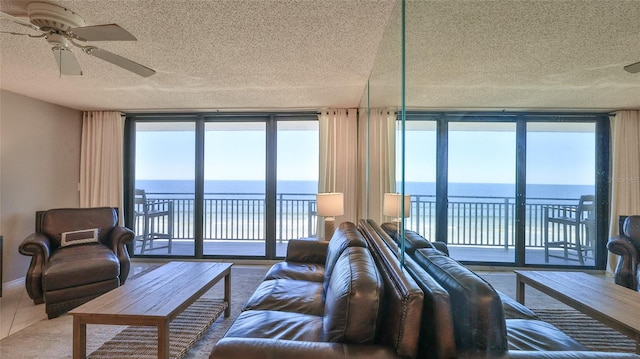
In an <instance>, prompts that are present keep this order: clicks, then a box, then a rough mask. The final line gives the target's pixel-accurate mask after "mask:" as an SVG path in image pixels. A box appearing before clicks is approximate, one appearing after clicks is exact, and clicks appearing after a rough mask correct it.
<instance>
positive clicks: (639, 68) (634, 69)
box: [624, 62, 640, 74]
mask: <svg viewBox="0 0 640 359" xmlns="http://www.w3.org/2000/svg"><path fill="white" fill-rule="evenodd" d="M624 69H625V71H627V72H631V73H632V74H637V73H638V72H640V62H636V63H635V64H631V65H627V66H625V67H624Z"/></svg>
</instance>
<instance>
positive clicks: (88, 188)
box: [80, 111, 124, 220]
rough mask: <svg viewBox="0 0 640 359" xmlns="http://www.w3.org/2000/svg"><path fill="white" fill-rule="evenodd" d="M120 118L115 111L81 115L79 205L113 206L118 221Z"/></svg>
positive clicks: (120, 159)
mask: <svg viewBox="0 0 640 359" xmlns="http://www.w3.org/2000/svg"><path fill="white" fill-rule="evenodd" d="M123 142H124V118H123V117H122V115H121V113H120V112H117V111H89V112H84V113H83V115H82V153H81V155H80V206H81V207H101V206H107V207H116V208H118V209H119V211H120V214H121V215H120V218H121V220H122V217H123V216H122V213H123V212H122V203H123V197H122V193H123V187H122V186H123Z"/></svg>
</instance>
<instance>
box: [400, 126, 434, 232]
mask: <svg viewBox="0 0 640 359" xmlns="http://www.w3.org/2000/svg"><path fill="white" fill-rule="evenodd" d="M405 130H406V132H405V133H406V135H405V149H406V150H405V193H406V194H408V195H411V211H410V217H409V218H407V219H406V220H405V225H406V228H407V229H410V230H412V231H415V232H417V233H420V234H421V235H422V236H424V237H425V238H432V239H434V238H435V237H436V148H437V145H436V144H437V142H436V134H437V133H436V122H435V121H406V123H405ZM397 152H398V153H399V152H400V151H397ZM398 172H399V171H398Z"/></svg>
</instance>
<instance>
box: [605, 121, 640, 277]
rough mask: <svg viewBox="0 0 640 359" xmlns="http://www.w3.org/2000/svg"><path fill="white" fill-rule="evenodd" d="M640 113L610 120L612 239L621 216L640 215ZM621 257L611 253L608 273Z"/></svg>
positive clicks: (612, 270) (616, 231)
mask: <svg viewBox="0 0 640 359" xmlns="http://www.w3.org/2000/svg"><path fill="white" fill-rule="evenodd" d="M639 138H640V111H618V112H616V114H615V117H614V118H613V119H612V120H611V159H612V161H611V180H610V182H611V203H610V206H611V208H610V215H611V217H610V219H609V223H610V225H609V235H610V236H615V235H618V234H619V233H618V217H619V216H620V215H637V214H640V143H639V142H638V139H639ZM618 259H619V258H618V256H617V255H615V254H613V253H609V256H608V261H607V273H609V274H613V273H614V271H615V268H616V266H617V264H618Z"/></svg>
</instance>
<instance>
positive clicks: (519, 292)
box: [516, 274, 524, 304]
mask: <svg viewBox="0 0 640 359" xmlns="http://www.w3.org/2000/svg"><path fill="white" fill-rule="evenodd" d="M516 300H517V301H518V303H520V304H524V282H523V281H522V280H521V279H520V274H516Z"/></svg>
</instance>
